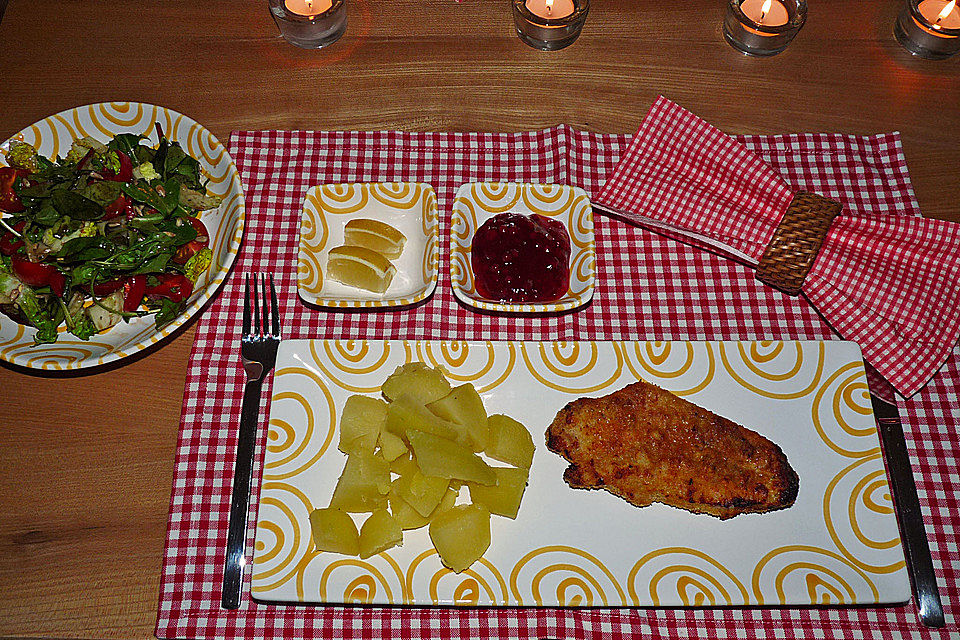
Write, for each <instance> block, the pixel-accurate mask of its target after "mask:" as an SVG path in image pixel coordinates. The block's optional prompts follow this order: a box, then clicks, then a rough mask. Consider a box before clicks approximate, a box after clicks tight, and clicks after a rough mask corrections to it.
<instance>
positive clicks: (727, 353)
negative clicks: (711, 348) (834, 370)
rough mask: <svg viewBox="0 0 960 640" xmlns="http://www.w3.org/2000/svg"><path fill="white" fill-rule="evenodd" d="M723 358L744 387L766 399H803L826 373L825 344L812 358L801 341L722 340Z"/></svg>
mask: <svg viewBox="0 0 960 640" xmlns="http://www.w3.org/2000/svg"><path fill="white" fill-rule="evenodd" d="M719 349H720V361H721V362H722V363H723V366H724V368H725V369H726V370H727V373H729V374H730V376H731V377H732V378H733V379H734V380H736V381H737V382H738V383H739V384H740V385H741V386H742V387H743V388H745V389H749V390H750V391H752V392H754V393H756V394H758V395H761V396H763V397H765V398H780V399H784V400H787V399H794V398H802V397H803V396H806V395H807V394H809V393H811V392H812V391H813V390H814V389H816V387H817V385H818V384H819V383H820V377H821V376H822V375H823V365H824V357H825V347H824V344H823V343H822V342H821V343H819V345H818V351H817V356H816V359H815V360H814V361H812V362H811V361H809V360H808V359H806V358H805V356H804V350H803V344H802V343H800V342H779V341H775V340H763V341H759V342H752V343H744V342H721V343H719Z"/></svg>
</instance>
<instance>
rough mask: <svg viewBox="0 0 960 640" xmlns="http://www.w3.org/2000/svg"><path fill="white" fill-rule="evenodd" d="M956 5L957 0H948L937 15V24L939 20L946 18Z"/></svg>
mask: <svg viewBox="0 0 960 640" xmlns="http://www.w3.org/2000/svg"><path fill="white" fill-rule="evenodd" d="M956 6H957V0H950V2H948V3H947V4H946V6H945V7H944V8H943V11H941V12H940V15H939V16H937V24H940V21H941V20H943V19H944V18H946V17H947V16H948V15H950V13H951V12H952V11H953V8H954V7H956Z"/></svg>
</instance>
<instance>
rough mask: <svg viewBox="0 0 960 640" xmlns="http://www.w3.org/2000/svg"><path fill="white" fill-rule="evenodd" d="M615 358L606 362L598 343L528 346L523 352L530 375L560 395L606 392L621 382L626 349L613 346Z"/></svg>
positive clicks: (533, 344)
mask: <svg viewBox="0 0 960 640" xmlns="http://www.w3.org/2000/svg"><path fill="white" fill-rule="evenodd" d="M610 344H611V345H612V347H613V353H614V358H612V359H610V360H607V359H604V360H603V361H602V362H601V360H600V358H599V353H600V351H599V350H600V347H599V345H598V344H597V343H594V342H553V343H547V342H540V343H530V342H525V343H523V344H522V345H521V348H520V351H521V354H522V355H523V361H524V363H525V364H526V366H527V370H528V371H529V372H530V374H531V375H532V376H533V377H534V378H536V379H537V380H538V381H539V382H540V383H541V384H543V385H544V386H547V387H549V388H551V389H555V390H557V391H564V392H569V393H590V392H594V391H599V390H601V389H606V388H608V387H610V386H612V385H613V384H614V383H615V382H617V381H618V380H619V379H620V374H621V373H622V371H623V365H624V360H625V359H624V356H623V350H622V346H621V345H620V344H618V343H615V342H614V343H610Z"/></svg>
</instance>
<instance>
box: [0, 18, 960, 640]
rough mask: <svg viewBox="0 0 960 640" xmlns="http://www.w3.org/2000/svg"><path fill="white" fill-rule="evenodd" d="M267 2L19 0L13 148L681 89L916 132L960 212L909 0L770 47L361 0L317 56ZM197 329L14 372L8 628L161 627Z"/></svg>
mask: <svg viewBox="0 0 960 640" xmlns="http://www.w3.org/2000/svg"><path fill="white" fill-rule="evenodd" d="M811 4H814V3H811ZM266 5H267V3H266V2H264V1H263V0H257V1H253V2H249V1H248V2H241V1H239V0H233V1H231V0H209V1H205V2H184V1H176V2H175V1H172V0H171V1H162V0H152V1H144V2H129V1H126V0H124V1H120V0H98V1H97V2H75V1H67V0H45V1H44V2H36V1H34V0H9V4H8V5H7V7H6V11H5V13H4V14H3V16H2V22H0V42H2V43H3V46H2V47H0V87H2V90H0V140H2V139H5V138H6V137H8V136H11V135H13V134H15V133H16V132H17V131H19V130H20V129H21V128H23V127H26V126H28V125H30V124H31V123H33V122H35V121H37V120H39V119H41V118H43V117H45V116H47V115H50V114H53V113H56V112H58V111H60V110H62V109H66V108H69V107H74V106H78V105H82V104H87V103H93V102H101V101H108V100H133V101H140V102H147V103H153V104H159V105H163V106H166V107H170V108H172V109H175V110H177V111H180V112H181V113H184V114H187V115H189V116H191V117H192V118H194V119H196V120H197V121H199V122H200V123H202V124H204V125H205V126H206V127H207V128H209V129H210V130H211V131H213V133H214V134H215V135H217V136H218V137H219V138H220V139H221V140H223V141H226V140H227V138H228V137H229V134H230V131H231V130H235V129H289V128H304V129H367V130H370V129H403V130H418V131H419V130H450V131H519V130H524V129H539V128H543V127H547V126H550V125H554V124H557V123H568V124H571V125H573V126H575V127H579V128H584V129H588V130H592V131H597V132H632V131H634V130H635V129H636V128H637V126H638V125H639V123H640V120H641V119H642V117H643V115H644V114H645V112H646V110H647V109H648V107H649V106H650V104H651V103H652V101H653V99H654V98H655V97H656V96H657V95H658V94H664V95H666V96H667V97H669V98H671V99H673V100H675V101H677V102H679V103H680V104H682V105H683V106H685V107H687V108H689V109H691V110H692V111H694V112H695V113H697V114H699V115H700V116H702V117H704V118H705V119H707V120H708V121H710V122H712V123H714V124H715V125H717V126H718V127H720V128H721V129H723V130H725V131H728V132H731V133H786V132H797V131H824V132H843V133H853V134H868V133H876V132H885V131H893V130H898V131H900V132H901V133H902V135H903V141H904V147H905V149H906V155H907V161H908V164H909V168H910V173H911V177H912V179H913V183H914V185H915V187H916V192H917V195H918V198H919V200H920V204H921V205H922V207H923V210H924V212H925V214H926V215H928V216H931V217H938V218H945V219H952V220H958V221H960V205H958V203H960V56H956V57H955V58H953V59H950V60H946V61H938V62H933V61H926V60H921V59H918V58H914V57H912V56H911V55H909V54H908V53H907V52H906V51H904V50H903V49H902V48H900V46H899V45H898V44H897V43H896V41H895V40H894V39H893V24H894V20H895V17H896V14H897V12H898V11H899V8H900V6H901V5H900V2H897V1H895V0H883V1H881V0H864V1H863V2H858V3H851V2H847V1H845V0H818V2H816V3H815V4H814V6H811V8H810V13H809V18H808V20H807V24H806V26H805V27H804V29H803V30H802V31H801V32H800V35H799V36H798V37H797V38H796V40H795V41H794V42H793V44H791V45H790V47H789V48H788V49H787V50H786V51H785V52H784V53H782V54H780V55H779V56H776V57H774V58H771V59H758V58H749V57H746V56H743V55H741V54H739V53H737V52H736V51H734V50H733V49H732V48H731V47H729V46H728V45H727V44H726V43H725V42H724V40H723V37H722V35H721V31H720V24H721V19H722V15H723V3H722V2H721V1H720V0H710V1H706V0H693V1H690V2H676V3H667V2H663V1H662V0H594V6H593V7H592V9H591V11H590V15H589V18H588V20H587V24H586V27H585V29H584V31H583V35H582V36H581V38H580V40H579V41H577V42H576V43H575V44H574V45H573V46H571V47H569V48H568V49H565V50H563V51H560V52H554V53H545V52H540V51H535V50H533V49H531V48H529V47H527V46H525V45H524V44H522V43H521V42H520V41H519V40H518V39H517V37H516V35H515V33H514V28H513V24H512V18H511V15H510V10H509V5H508V3H507V2H506V1H505V0H459V1H458V0H382V1H381V2H374V1H373V0H349V6H348V14H349V26H348V29H347V33H346V35H345V36H344V37H343V38H342V39H341V40H340V41H339V42H337V43H336V44H335V45H333V46H331V47H329V48H328V49H324V50H321V51H304V50H300V49H297V48H295V47H293V46H290V45H288V44H286V43H285V42H284V41H283V40H282V39H281V38H280V37H279V35H278V31H277V28H276V26H275V25H274V23H273V21H272V20H271V18H270V16H269V14H268V11H267V6H266ZM2 6H3V0H0V8H2ZM193 338H194V335H193V329H189V330H187V331H186V332H184V333H183V334H182V335H180V336H179V337H177V338H176V339H175V340H172V341H170V342H169V343H168V344H167V345H166V346H164V347H163V348H161V349H159V350H157V351H155V352H154V353H152V354H151V355H149V356H147V357H145V358H141V359H138V360H133V361H131V362H127V363H124V364H123V365H122V366H118V367H114V368H112V369H110V370H107V371H100V372H98V373H93V374H86V375H81V376H70V377H58V378H51V377H49V376H48V375H32V374H28V373H24V372H22V371H19V370H16V371H15V370H13V369H10V368H8V367H0V390H2V391H0V397H2V400H0V469H2V471H0V478H2V480H0V514H2V519H0V594H2V595H0V636H25V637H33V636H58V637H116V638H149V637H152V636H153V628H154V622H155V616H156V608H157V598H158V584H159V575H160V566H161V559H162V552H163V545H164V535H165V530H166V519H167V509H168V503H169V497H170V486H171V478H172V471H173V458H174V447H175V445H176V438H177V427H178V421H179V417H180V406H181V399H182V394H183V386H184V378H185V374H186V363H187V357H188V354H189V351H190V347H191V345H192V343H193Z"/></svg>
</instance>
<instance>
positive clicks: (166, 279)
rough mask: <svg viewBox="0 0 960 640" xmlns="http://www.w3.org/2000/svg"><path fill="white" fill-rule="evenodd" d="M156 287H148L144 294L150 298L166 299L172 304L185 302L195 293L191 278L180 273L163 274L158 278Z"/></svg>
mask: <svg viewBox="0 0 960 640" xmlns="http://www.w3.org/2000/svg"><path fill="white" fill-rule="evenodd" d="M156 278H157V280H158V281H159V282H157V284H156V285H153V286H147V287H146V289H145V291H144V293H145V294H146V296H147V297H148V298H166V299H167V300H170V301H172V302H183V301H184V300H186V299H187V298H189V297H190V294H191V293H193V283H192V282H190V278H188V277H186V276H184V275H180V274H179V273H161V274H160V275H158V276H156Z"/></svg>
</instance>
